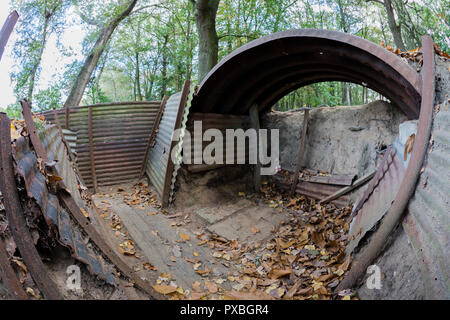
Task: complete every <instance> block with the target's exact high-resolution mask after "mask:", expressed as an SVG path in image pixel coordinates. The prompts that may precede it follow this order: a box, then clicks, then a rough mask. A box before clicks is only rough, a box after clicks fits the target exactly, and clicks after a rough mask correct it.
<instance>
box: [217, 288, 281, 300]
mask: <svg viewBox="0 0 450 320" xmlns="http://www.w3.org/2000/svg"><path fill="white" fill-rule="evenodd" d="M224 299H225V300H272V299H273V298H272V296H270V295H269V294H267V293H265V292H261V291H256V292H240V291H236V290H231V291H228V292H226V293H225V296H224Z"/></svg>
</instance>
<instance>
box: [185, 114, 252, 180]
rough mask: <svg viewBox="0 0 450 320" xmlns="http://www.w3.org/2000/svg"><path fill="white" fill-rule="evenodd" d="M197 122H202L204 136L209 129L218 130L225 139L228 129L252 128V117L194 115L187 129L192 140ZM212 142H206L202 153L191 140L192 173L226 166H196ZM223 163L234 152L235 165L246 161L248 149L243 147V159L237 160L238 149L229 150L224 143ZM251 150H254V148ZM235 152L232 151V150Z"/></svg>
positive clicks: (190, 117)
mask: <svg viewBox="0 0 450 320" xmlns="http://www.w3.org/2000/svg"><path fill="white" fill-rule="evenodd" d="M195 121H201V124H202V135H203V134H204V133H205V131H206V130H208V129H218V130H220V131H221V132H222V135H223V137H224V138H225V137H226V133H225V132H226V129H243V130H246V129H248V128H250V117H249V116H241V115H226V114H216V113H192V114H191V115H190V116H189V121H188V124H187V129H188V130H189V132H190V133H191V136H192V138H193V137H194V122H195ZM210 143H211V142H210V141H204V142H203V146H202V149H201V151H197V152H196V151H195V150H194V141H193V139H191V150H192V151H191V152H192V157H191V164H189V165H187V169H188V170H189V171H191V172H200V171H207V170H212V169H215V168H219V167H223V166H224V164H204V163H203V164H195V163H197V162H201V160H202V155H203V151H204V149H205V147H206V146H207V145H209V144H210ZM223 147H224V148H223V161H224V162H225V159H226V156H227V154H229V153H231V152H234V159H235V163H237V162H238V160H241V161H244V160H246V159H247V158H248V152H246V150H248V149H247V148H243V146H241V150H239V151H240V154H242V155H243V157H241V159H238V158H237V155H238V149H237V147H235V146H233V147H230V146H229V148H228V149H227V146H226V145H225V143H224V146H223ZM250 147H252V149H251V150H253V146H250ZM230 148H232V149H233V151H231V149H230Z"/></svg>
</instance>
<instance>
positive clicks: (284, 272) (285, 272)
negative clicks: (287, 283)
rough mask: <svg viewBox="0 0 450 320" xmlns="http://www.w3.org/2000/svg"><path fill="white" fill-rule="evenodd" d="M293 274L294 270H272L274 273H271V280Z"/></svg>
mask: <svg viewBox="0 0 450 320" xmlns="http://www.w3.org/2000/svg"><path fill="white" fill-rule="evenodd" d="M291 273H292V269H285V270H281V269H272V271H271V272H270V278H272V279H278V278H281V277H284V276H287V275H288V274H291Z"/></svg>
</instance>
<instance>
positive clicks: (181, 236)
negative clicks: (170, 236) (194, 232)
mask: <svg viewBox="0 0 450 320" xmlns="http://www.w3.org/2000/svg"><path fill="white" fill-rule="evenodd" d="M180 238H181V240H184V241H189V240H190V239H191V237H189V235H188V234H186V233H183V232H180Z"/></svg>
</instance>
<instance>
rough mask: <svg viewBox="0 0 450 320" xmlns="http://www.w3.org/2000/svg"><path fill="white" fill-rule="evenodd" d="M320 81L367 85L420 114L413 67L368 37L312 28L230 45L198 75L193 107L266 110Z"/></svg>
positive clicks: (227, 111) (417, 80)
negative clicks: (230, 49)
mask: <svg viewBox="0 0 450 320" xmlns="http://www.w3.org/2000/svg"><path fill="white" fill-rule="evenodd" d="M323 81H347V82H353V83H358V84H361V85H366V86H367V87H369V88H371V89H373V90H375V91H377V92H379V93H381V94H382V95H384V96H385V97H387V98H389V99H390V100H391V101H392V102H393V103H394V104H395V105H396V106H398V107H400V108H401V109H402V110H403V111H404V112H405V114H406V115H407V116H408V117H409V118H411V119H416V118H418V115H419V110H420V102H421V94H420V93H421V79H420V76H419V75H418V73H417V72H416V70H414V69H413V68H411V67H410V66H409V65H408V64H407V63H405V62H404V61H403V60H402V59H401V58H399V57H398V56H396V55H395V54H393V53H391V52H389V51H388V50H386V49H384V48H382V47H380V46H378V45H376V44H374V43H372V42H370V41H368V40H365V39H362V38H359V37H356V36H352V35H349V34H346V33H342V32H337V31H329V30H315V29H300V30H288V31H282V32H278V33H274V34H272V35H269V36H266V37H263V38H260V39H257V40H254V41H252V42H250V43H248V44H246V45H244V46H242V47H240V48H239V49H237V50H235V51H233V52H232V53H231V54H229V55H228V56H227V57H225V58H224V59H223V60H222V61H221V62H220V63H219V64H217V65H216V66H215V67H214V68H213V69H212V70H211V71H210V72H209V74H208V75H207V76H206V77H205V79H204V80H203V81H202V83H201V84H200V86H199V89H198V92H197V95H196V97H195V98H194V101H193V109H192V112H212V113H223V114H247V113H248V109H249V108H250V107H251V106H252V105H253V104H257V105H258V108H259V110H260V111H268V110H270V108H271V107H272V105H273V104H275V103H276V102H277V101H278V100H279V99H280V98H282V97H283V96H284V95H286V94H288V93H289V92H291V91H293V90H295V89H298V88H300V87H302V86H305V85H308V84H312V83H316V82H323Z"/></svg>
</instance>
